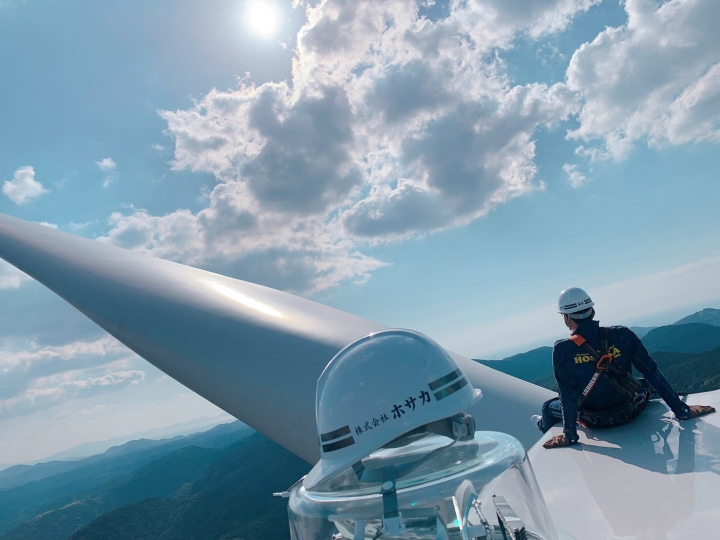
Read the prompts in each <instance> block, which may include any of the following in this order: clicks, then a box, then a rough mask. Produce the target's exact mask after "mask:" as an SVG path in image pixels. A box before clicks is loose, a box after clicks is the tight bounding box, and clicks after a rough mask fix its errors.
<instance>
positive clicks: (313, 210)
mask: <svg viewBox="0 0 720 540" xmlns="http://www.w3.org/2000/svg"><path fill="white" fill-rule="evenodd" d="M595 3H597V2H596V1H595V0H583V1H572V0H542V1H529V0H516V1H514V2H512V3H511V4H512V5H509V4H508V2H506V1H504V0H503V1H501V0H488V1H486V2H460V1H457V2H456V1H453V2H451V5H450V16H449V17H446V18H444V19H441V20H439V21H436V22H432V21H429V20H427V19H424V18H420V17H419V16H418V13H417V4H416V3H415V2H414V1H413V0H393V1H388V2H382V3H378V2H374V1H369V0H363V1H349V0H326V1H323V2H320V3H318V4H317V5H315V6H308V7H307V20H308V22H307V24H306V25H305V26H304V27H303V28H302V29H301V31H300V32H299V34H298V45H297V57H296V59H295V61H294V65H293V79H292V81H291V82H290V83H287V82H281V83H266V84H263V85H261V86H248V85H242V86H240V87H239V88H238V89H237V90H234V91H225V92H221V91H218V90H212V91H211V92H209V93H208V94H207V95H206V96H205V97H204V98H202V99H201V100H199V101H198V102H197V103H196V104H195V105H194V106H193V107H191V108H190V109H187V110H178V111H163V112H161V116H162V118H163V119H165V121H166V122H167V124H168V133H169V134H170V135H171V136H172V137H173V139H174V141H175V151H174V161H173V167H174V168H175V169H191V170H193V171H204V172H210V173H212V174H214V175H215V177H216V178H217V180H218V184H217V185H216V187H215V188H214V190H213V191H212V192H211V193H210V195H209V198H208V201H209V206H208V208H206V209H205V210H202V211H201V212H198V213H197V214H195V213H191V212H189V211H188V210H178V211H176V212H173V213H171V214H168V215H165V216H151V215H149V214H148V213H147V212H145V211H142V210H138V211H135V212H134V213H133V214H132V215H120V214H114V215H113V216H112V218H111V225H112V230H111V231H110V232H109V233H108V234H107V235H106V236H105V237H104V238H103V240H105V241H108V242H112V243H114V244H118V245H122V246H124V247H129V248H132V249H139V250H143V251H146V252H148V253H152V254H156V255H159V256H163V257H168V258H172V259H175V260H181V261H184V262H187V263H190V264H195V265H199V266H204V267H208V268H211V269H213V270H219V271H223V272H230V273H232V274H233V275H236V276H238V277H241V278H244V279H250V280H253V281H260V282H261V283H264V284H267V285H272V286H277V287H281V288H286V289H291V290H295V291H300V292H312V291H315V290H319V289H322V288H326V287H329V286H333V285H334V284H336V283H338V282H340V281H342V280H346V279H350V280H360V281H362V280H364V279H366V278H367V276H368V275H369V273H370V272H371V271H372V270H374V269H376V268H379V267H380V266H382V263H381V262H380V261H377V260H375V259H373V258H371V257H368V256H365V255H362V254H361V253H360V250H361V249H362V248H363V246H366V245H367V244H368V243H377V242H387V241H395V240H399V239H405V238H409V237H413V236H416V235H421V234H425V233H430V232H433V231H437V230H441V229H445V228H448V227H454V226H459V225H463V224H466V223H468V222H470V221H472V220H474V219H476V218H478V217H480V216H483V215H485V214H486V213H487V212H488V211H490V210H491V209H492V208H493V207H495V206H497V205H499V204H502V203H504V202H505V201H507V200H509V199H512V198H514V197H517V196H520V195H522V194H526V193H529V192H531V191H533V190H536V189H538V188H541V187H542V184H541V183H538V182H536V181H535V179H534V178H535V175H536V172H537V168H536V166H535V164H534V155H535V144H534V141H533V134H534V133H535V131H536V129H538V127H540V126H552V125H555V124H557V123H558V122H561V121H563V120H564V119H566V118H568V116H569V115H571V114H573V113H574V112H575V111H577V110H578V106H579V103H578V102H577V100H576V99H575V97H574V95H573V94H572V93H571V92H568V91H567V89H566V88H565V86H564V85H562V84H559V85H555V86H551V87H548V86H547V85H543V84H530V85H522V86H513V85H512V84H511V82H510V81H509V79H508V78H507V76H506V75H505V72H504V66H503V65H502V63H501V62H499V61H498V60H497V58H496V56H495V54H494V51H496V50H497V48H498V47H500V48H502V47H505V48H508V47H511V46H512V43H513V39H514V37H515V36H516V35H517V34H518V33H529V34H530V35H532V36H540V35H543V34H546V33H548V32H555V31H558V30H561V29H563V28H565V27H566V26H567V25H568V23H569V22H570V20H571V18H572V17H573V15H574V14H575V13H577V12H579V11H583V10H587V9H588V8H589V7H590V6H591V5H593V4H595Z"/></svg>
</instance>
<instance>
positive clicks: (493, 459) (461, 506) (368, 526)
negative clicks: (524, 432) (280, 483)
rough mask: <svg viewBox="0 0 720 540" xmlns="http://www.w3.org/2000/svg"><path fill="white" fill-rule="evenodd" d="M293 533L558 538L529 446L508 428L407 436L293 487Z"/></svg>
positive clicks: (348, 539)
mask: <svg viewBox="0 0 720 540" xmlns="http://www.w3.org/2000/svg"><path fill="white" fill-rule="evenodd" d="M288 513H289V518H290V533H291V537H292V539H293V540H376V539H379V538H382V540H385V539H390V538H412V539H418V540H419V539H428V540H430V539H432V540H435V539H447V540H454V539H457V540H469V539H472V538H477V539H486V540H491V539H494V540H499V539H503V540H511V539H512V540H525V539H538V540H557V533H556V531H555V528H554V526H553V524H552V520H551V519H550V516H549V514H548V511H547V508H546V506H545V501H544V500H543V498H542V494H541V493H540V490H539V488H538V485H537V482H536V480H535V475H534V473H533V471H532V468H531V467H530V462H529V461H528V459H527V454H526V452H525V449H524V448H523V447H522V445H521V444H520V442H519V441H517V439H515V438H513V437H511V436H509V435H506V434H504V433H496V432H477V433H475V436H474V437H473V438H471V439H470V440H466V441H462V440H458V441H456V440H453V439H450V438H447V437H443V436H440V435H435V434H429V433H424V434H418V435H415V436H412V435H411V436H406V437H403V438H402V439H401V440H400V441H398V442H396V443H394V444H392V443H391V444H390V445H387V446H385V447H383V448H381V449H380V450H377V451H376V452H373V453H372V454H370V455H369V456H368V457H366V458H364V459H363V460H361V461H360V462H358V463H356V464H355V465H353V466H352V467H349V468H348V469H346V470H344V471H343V472H342V473H340V474H339V475H337V476H335V477H333V478H331V479H330V480H328V481H326V482H325V483H323V484H320V485H318V486H316V487H314V488H313V489H312V490H306V489H305V488H304V487H303V485H302V482H299V483H298V484H296V485H295V486H294V487H293V488H292V490H291V491H290V498H289V506H288Z"/></svg>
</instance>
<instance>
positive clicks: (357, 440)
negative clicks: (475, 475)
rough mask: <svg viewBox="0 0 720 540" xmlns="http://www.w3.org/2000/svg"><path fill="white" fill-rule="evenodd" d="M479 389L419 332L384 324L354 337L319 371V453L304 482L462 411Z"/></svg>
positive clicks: (321, 478) (309, 485) (319, 479)
mask: <svg viewBox="0 0 720 540" xmlns="http://www.w3.org/2000/svg"><path fill="white" fill-rule="evenodd" d="M481 396H482V394H481V392H480V391H479V390H476V389H475V388H474V387H473V386H472V384H470V383H469V382H468V380H467V377H465V374H464V373H463V372H462V370H460V368H458V366H457V364H456V363H455V361H454V360H453V359H452V358H451V357H450V355H448V353H447V352H445V350H444V349H443V348H442V347H440V346H439V345H438V344H437V343H435V342H434V341H433V340H431V339H430V338H428V337H426V336H424V335H422V334H419V333H417V332H412V331H410V330H385V331H382V332H377V333H374V334H370V335H369V336H366V337H363V338H361V339H359V340H357V341H355V342H353V343H351V344H350V345H348V346H347V347H345V348H344V349H343V350H341V351H340V352H339V353H337V354H336V355H335V357H334V358H333V359H332V360H331V361H330V363H329V364H328V365H327V367H326V368H325V370H324V371H323V372H322V375H320V378H319V379H318V384H317V394H316V402H315V416H316V422H317V432H318V444H319V445H320V461H318V463H317V464H316V465H315V467H313V469H312V470H311V471H310V473H309V474H308V475H307V477H306V478H305V480H304V483H303V484H304V486H305V489H312V488H313V487H315V486H317V485H318V484H320V483H322V482H325V481H326V480H329V479H330V478H332V477H334V476H335V475H337V474H339V473H340V472H342V471H344V470H345V469H347V468H348V467H350V466H351V465H354V464H355V463H357V462H358V461H360V460H361V459H363V458H364V457H367V456H368V455H369V454H370V453H372V452H374V451H375V450H378V449H379V448H382V447H383V446H385V445H386V444H387V443H389V442H391V441H393V440H395V439H397V438H398V437H400V436H402V435H404V434H406V433H408V432H409V431H412V430H414V429H416V428H420V427H422V426H425V425H426V424H430V423H432V422H436V421H439V420H444V419H446V418H449V417H452V416H454V415H457V414H459V413H461V412H462V411H464V410H465V409H467V408H468V407H469V406H470V405H472V404H473V403H475V402H476V401H477V400H478V399H480V397H481ZM473 431H474V427H473ZM471 436H472V434H471Z"/></svg>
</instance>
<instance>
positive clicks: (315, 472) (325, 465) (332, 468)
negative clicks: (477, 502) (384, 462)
mask: <svg viewBox="0 0 720 540" xmlns="http://www.w3.org/2000/svg"><path fill="white" fill-rule="evenodd" d="M474 390H475V397H473V399H472V401H471V402H470V403H469V404H465V405H463V406H462V407H458V409H457V410H456V411H454V412H452V411H451V413H450V414H448V417H450V416H455V415H456V414H458V413H461V412H464V411H466V410H467V409H468V408H469V407H472V406H473V405H475V404H476V403H477V402H478V401H479V400H480V399H481V398H482V392H481V391H480V390H478V389H477V388H475V389H474ZM423 425H424V424H419V425H417V426H414V427H412V428H410V429H408V431H412V430H413V429H417V428H419V427H421V426H423ZM397 437H398V436H397V434H394V435H390V436H388V437H387V440H382V441H381V442H380V443H379V445H378V448H382V447H383V446H385V445H386V444H387V443H389V442H391V441H394V440H395V439H397ZM357 461H358V460H357V459H355V458H354V457H347V458H345V459H327V458H322V457H321V458H320V461H318V462H317V463H316V464H315V466H314V467H313V468H312V470H311V471H310V472H309V473H308V474H307V476H306V477H305V479H304V480H303V486H304V487H305V489H307V490H310V489H313V488H314V487H315V486H317V485H319V484H322V483H323V482H326V481H328V480H330V479H331V478H333V477H334V476H337V475H338V474H340V473H341V472H342V471H344V470H345V469H347V468H348V467H350V466H352V465H354V464H355V463H356V462H357Z"/></svg>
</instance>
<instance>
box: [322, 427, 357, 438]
mask: <svg viewBox="0 0 720 540" xmlns="http://www.w3.org/2000/svg"><path fill="white" fill-rule="evenodd" d="M344 435H350V426H343V427H341V428H340V429H336V430H335V431H328V432H327V433H323V434H322V435H320V440H321V441H322V442H328V441H332V440H335V439H339V438H340V437H342V436H344Z"/></svg>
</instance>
